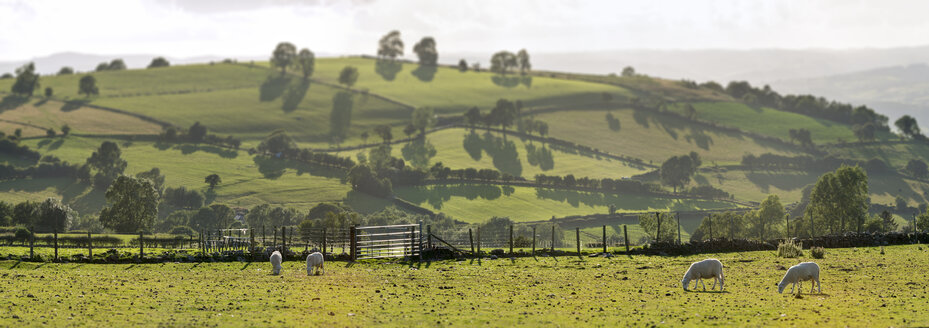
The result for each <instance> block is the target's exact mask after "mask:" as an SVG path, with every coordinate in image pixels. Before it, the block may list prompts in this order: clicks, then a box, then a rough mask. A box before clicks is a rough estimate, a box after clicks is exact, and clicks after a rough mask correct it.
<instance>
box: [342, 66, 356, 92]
mask: <svg viewBox="0 0 929 328" xmlns="http://www.w3.org/2000/svg"><path fill="white" fill-rule="evenodd" d="M357 81H358V69H357V68H355V66H345V68H343V69H342V72H340V73H339V83H341V84H344V85H345V86H346V87H348V88H351V87H352V86H353V85H355V82H357Z"/></svg>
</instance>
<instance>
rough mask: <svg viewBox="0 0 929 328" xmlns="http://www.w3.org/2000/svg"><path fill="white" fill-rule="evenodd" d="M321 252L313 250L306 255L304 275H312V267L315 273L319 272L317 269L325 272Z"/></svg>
mask: <svg viewBox="0 0 929 328" xmlns="http://www.w3.org/2000/svg"><path fill="white" fill-rule="evenodd" d="M324 261H325V259H324V258H323V254H321V253H319V252H315V253H313V254H310V255H307V256H306V275H308V276H309V275H312V274H313V269H314V268H315V269H316V273H317V274H319V271H320V270H322V272H323V274H326V269H325V268H323V262H324Z"/></svg>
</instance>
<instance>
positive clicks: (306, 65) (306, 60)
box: [297, 48, 316, 80]
mask: <svg viewBox="0 0 929 328" xmlns="http://www.w3.org/2000/svg"><path fill="white" fill-rule="evenodd" d="M297 67H299V68H300V72H301V73H303V80H309V79H310V76H313V70H315V69H316V55H315V54H313V52H312V51H310V49H306V48H303V49H300V52H299V53H298V54H297Z"/></svg>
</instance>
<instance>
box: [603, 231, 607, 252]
mask: <svg viewBox="0 0 929 328" xmlns="http://www.w3.org/2000/svg"><path fill="white" fill-rule="evenodd" d="M603 253H604V254H605V253H606V225H605V224H604V225H603Z"/></svg>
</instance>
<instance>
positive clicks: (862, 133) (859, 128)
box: [852, 122, 877, 141]
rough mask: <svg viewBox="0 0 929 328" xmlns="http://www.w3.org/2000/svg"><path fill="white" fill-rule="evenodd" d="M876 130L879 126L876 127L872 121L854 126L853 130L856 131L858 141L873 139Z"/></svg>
mask: <svg viewBox="0 0 929 328" xmlns="http://www.w3.org/2000/svg"><path fill="white" fill-rule="evenodd" d="M876 131H877V128H875V127H874V123H871V122H868V123H865V124H855V125H854V126H852V132H854V133H855V137H857V138H858V141H873V140H874V133H875V132H876Z"/></svg>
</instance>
